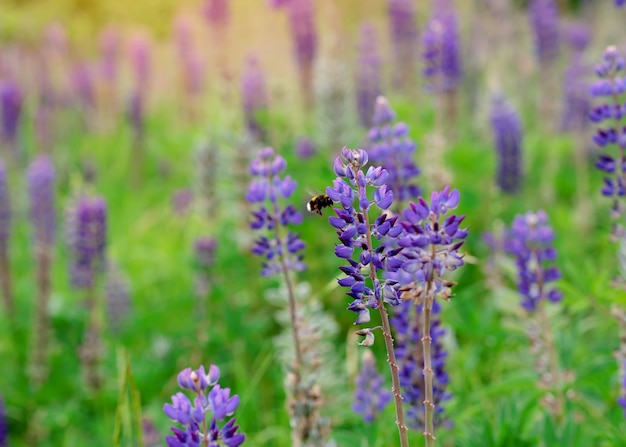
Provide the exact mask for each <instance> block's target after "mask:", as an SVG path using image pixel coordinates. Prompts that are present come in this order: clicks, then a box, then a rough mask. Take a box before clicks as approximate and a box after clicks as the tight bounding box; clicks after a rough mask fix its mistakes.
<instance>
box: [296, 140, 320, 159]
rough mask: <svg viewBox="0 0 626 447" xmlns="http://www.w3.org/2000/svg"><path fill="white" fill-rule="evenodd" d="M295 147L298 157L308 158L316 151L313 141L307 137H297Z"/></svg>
mask: <svg viewBox="0 0 626 447" xmlns="http://www.w3.org/2000/svg"><path fill="white" fill-rule="evenodd" d="M295 149H296V155H297V156H298V157H300V158H310V157H313V156H314V155H315V154H316V153H317V148H316V147H315V143H314V142H313V141H312V140H311V139H309V138H307V137H300V138H298V140H297V141H296V146H295Z"/></svg>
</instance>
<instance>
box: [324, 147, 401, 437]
mask: <svg viewBox="0 0 626 447" xmlns="http://www.w3.org/2000/svg"><path fill="white" fill-rule="evenodd" d="M367 162H368V155H367V152H365V151H364V150H362V149H359V150H350V149H348V148H346V147H344V148H343V149H342V150H341V156H340V157H337V159H336V160H335V164H334V171H335V174H336V175H337V178H336V179H335V180H334V181H333V186H332V187H328V188H327V189H326V194H327V195H328V196H329V197H330V198H331V199H332V200H333V201H334V202H339V203H340V205H341V208H336V209H335V213H336V214H337V216H334V217H330V218H329V223H330V224H331V225H332V226H333V227H335V228H336V229H337V235H338V237H339V241H340V242H341V243H340V244H339V245H337V246H336V247H335V255H336V256H337V257H338V258H340V259H345V260H346V261H347V262H348V265H346V266H342V267H340V270H341V271H342V272H344V273H345V274H346V275H347V276H346V277H345V278H342V279H340V280H339V285H341V286H342V287H348V288H349V289H350V291H349V292H346V294H347V295H348V296H349V297H351V298H352V300H353V301H352V303H351V304H350V305H349V306H348V309H349V310H351V311H353V312H355V313H357V314H358V317H357V319H356V321H355V324H364V323H368V322H369V321H370V309H377V310H378V312H379V314H380V319H381V326H377V327H374V328H367V329H361V330H359V331H358V332H357V334H359V335H363V336H365V339H364V341H363V342H361V345H364V346H371V345H372V344H373V343H374V330H376V329H382V333H383V338H384V341H385V348H386V350H387V362H388V363H389V368H390V370H391V379H392V383H393V389H392V392H393V397H394V403H395V407H396V424H397V426H398V432H399V435H400V445H401V446H402V447H406V446H408V445H409V441H408V435H407V426H406V422H405V420H404V413H403V410H402V395H401V392H400V379H399V376H398V364H397V362H396V356H395V352H394V347H393V338H392V336H391V328H390V324H389V316H388V313H387V310H386V307H385V303H387V304H389V305H391V306H397V305H398V304H400V298H399V296H398V287H399V284H398V283H397V281H394V280H390V279H384V278H382V276H383V274H384V273H385V272H386V271H387V272H388V271H395V270H397V269H398V267H399V266H400V264H401V261H400V260H399V259H398V253H399V251H400V249H396V248H391V245H392V244H391V242H392V241H393V239H394V238H397V237H398V236H399V235H400V233H401V232H402V227H401V226H400V225H399V224H398V217H397V216H396V217H390V218H388V215H387V213H385V212H383V213H382V214H381V215H380V216H378V217H376V218H375V219H374V216H371V217H370V213H372V212H373V211H374V208H373V207H372V205H376V207H377V208H379V209H380V210H387V209H388V208H389V207H390V206H391V204H392V203H393V192H392V191H391V189H390V188H389V186H388V185H387V184H386V182H387V180H388V178H389V173H388V172H387V171H386V170H385V169H383V168H382V167H373V166H372V167H370V168H369V169H368V171H367V173H364V172H363V170H362V169H363V167H364V166H365V165H366V164H367ZM368 187H369V188H370V189H371V188H374V189H375V191H374V194H373V198H370V197H368V194H367V192H368ZM355 201H356V202H357V204H356V208H355V204H354V202H355ZM383 238H385V240H386V242H387V243H385V244H382V243H381V242H380V241H381V239H383ZM374 241H377V244H376V245H375V244H374Z"/></svg>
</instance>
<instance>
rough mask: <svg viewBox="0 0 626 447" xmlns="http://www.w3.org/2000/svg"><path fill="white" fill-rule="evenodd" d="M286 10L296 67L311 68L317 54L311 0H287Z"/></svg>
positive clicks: (313, 12)
mask: <svg viewBox="0 0 626 447" xmlns="http://www.w3.org/2000/svg"><path fill="white" fill-rule="evenodd" d="M286 8H287V15H288V17H289V25H290V26H291V38H292V39H293V43H294V49H295V52H296V61H297V62H298V66H300V67H301V69H302V68H303V67H311V66H312V65H313V61H314V59H315V55H316V53H317V32H316V30H315V7H314V3H313V0H289V2H288V3H287V4H286Z"/></svg>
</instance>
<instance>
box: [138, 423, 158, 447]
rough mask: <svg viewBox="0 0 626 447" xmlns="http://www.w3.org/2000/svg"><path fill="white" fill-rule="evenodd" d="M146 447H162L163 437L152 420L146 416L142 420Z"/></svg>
mask: <svg viewBox="0 0 626 447" xmlns="http://www.w3.org/2000/svg"><path fill="white" fill-rule="evenodd" d="M141 431H142V434H143V444H144V447H161V435H160V434H159V430H158V429H157V426H156V424H155V423H154V421H153V420H152V419H149V418H147V417H145V416H144V418H143V419H142V420H141Z"/></svg>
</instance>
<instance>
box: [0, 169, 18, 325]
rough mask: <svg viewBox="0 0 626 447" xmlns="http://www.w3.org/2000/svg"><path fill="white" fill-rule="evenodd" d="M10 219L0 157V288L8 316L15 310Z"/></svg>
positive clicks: (6, 184) (5, 181)
mask: <svg viewBox="0 0 626 447" xmlns="http://www.w3.org/2000/svg"><path fill="white" fill-rule="evenodd" d="M11 220H12V219H11V202H10V200H9V189H8V179H7V171H6V169H5V167H4V163H3V161H2V159H0V289H1V291H2V299H3V301H4V310H5V312H6V314H7V315H8V316H9V317H11V316H12V315H13V313H14V311H15V309H14V307H15V303H14V302H13V284H12V281H11V262H10V260H9V240H10V237H11Z"/></svg>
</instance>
